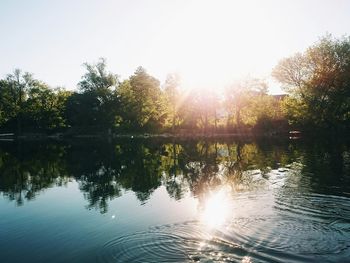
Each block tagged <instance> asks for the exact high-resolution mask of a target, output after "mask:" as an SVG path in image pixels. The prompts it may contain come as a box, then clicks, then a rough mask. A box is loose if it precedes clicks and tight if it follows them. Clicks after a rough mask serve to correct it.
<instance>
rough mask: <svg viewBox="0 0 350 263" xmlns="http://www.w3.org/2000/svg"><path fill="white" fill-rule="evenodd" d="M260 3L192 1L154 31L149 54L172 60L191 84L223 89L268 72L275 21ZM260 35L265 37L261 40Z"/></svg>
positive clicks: (162, 60)
mask: <svg viewBox="0 0 350 263" xmlns="http://www.w3.org/2000/svg"><path fill="white" fill-rule="evenodd" d="M253 7H255V8H253ZM262 9H263V7H262V6H261V4H260V3H259V2H258V1H253V2H246V1H220V2H219V4H218V3H216V2H210V1H189V2H188V4H187V5H186V6H185V7H184V9H183V10H182V12H179V13H178V14H177V15H178V16H177V17H175V18H173V20H172V21H170V22H168V23H169V24H168V25H167V27H165V28H164V31H162V32H159V34H158V36H157V37H155V39H154V42H153V43H152V44H150V47H149V49H150V50H149V54H152V58H153V60H154V61H157V64H158V67H159V68H162V69H165V68H167V67H168V65H169V61H171V64H172V65H173V67H174V68H173V70H174V71H176V72H178V73H179V74H180V75H181V78H182V82H183V86H184V87H185V88H187V89H193V88H194V87H197V88H200V89H215V90H217V89H219V90H220V89H222V88H223V87H224V86H226V85H227V84H229V83H230V82H232V81H233V80H236V79H240V78H242V77H245V76H247V75H248V74H254V75H259V76H261V77H264V76H265V75H266V74H269V72H270V68H271V65H273V63H275V59H274V58H275V56H274V53H275V52H276V50H273V46H272V45H271V43H270V41H272V39H274V36H275V31H274V27H272V26H271V25H270V24H269V23H270V22H269V21H268V20H266V19H265V16H266V13H264V12H263V10H262ZM198 10H200V12H198ZM194 14H195V15H196V19H194V18H193V16H194ZM259 39H260V40H261V39H265V40H266V41H260V42H259V45H258V46H257V42H256V41H257V40H259Z"/></svg>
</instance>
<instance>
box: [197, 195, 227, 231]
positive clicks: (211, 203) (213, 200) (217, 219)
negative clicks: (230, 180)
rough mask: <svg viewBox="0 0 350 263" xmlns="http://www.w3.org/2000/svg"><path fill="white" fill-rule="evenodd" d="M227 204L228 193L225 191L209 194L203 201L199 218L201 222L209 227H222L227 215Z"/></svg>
mask: <svg viewBox="0 0 350 263" xmlns="http://www.w3.org/2000/svg"><path fill="white" fill-rule="evenodd" d="M228 203H229V202H228V191H227V190H226V189H220V190H219V191H217V192H215V193H211V194H210V196H209V197H208V198H207V199H206V201H205V204H204V208H203V211H202V213H201V216H200V219H201V221H202V222H203V223H204V224H206V225H207V226H209V227H219V226H222V225H223V224H224V222H225V221H226V219H227V217H228V215H229V206H228Z"/></svg>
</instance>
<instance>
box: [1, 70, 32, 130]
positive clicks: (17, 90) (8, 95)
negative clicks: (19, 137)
mask: <svg viewBox="0 0 350 263" xmlns="http://www.w3.org/2000/svg"><path fill="white" fill-rule="evenodd" d="M36 82H37V81H36V80H35V79H33V76H32V75H31V74H30V73H28V72H26V73H22V71H21V70H19V69H15V70H14V72H13V74H9V75H7V77H6V79H5V80H2V81H1V83H0V86H1V93H2V94H1V95H3V96H2V99H1V104H2V106H1V107H0V108H2V112H3V113H2V115H3V121H9V120H10V119H11V118H14V119H15V120H16V122H17V133H18V134H21V132H22V113H23V102H24V101H25V99H26V92H27V91H28V90H29V89H30V88H31V87H32V86H33V85H35V83H36ZM5 112H6V113H5ZM12 128H14V127H12Z"/></svg>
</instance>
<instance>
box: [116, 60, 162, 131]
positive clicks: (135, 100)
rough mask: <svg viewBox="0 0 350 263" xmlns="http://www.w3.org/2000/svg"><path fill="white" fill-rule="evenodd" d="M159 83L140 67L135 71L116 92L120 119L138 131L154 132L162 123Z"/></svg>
mask: <svg viewBox="0 0 350 263" xmlns="http://www.w3.org/2000/svg"><path fill="white" fill-rule="evenodd" d="M159 85H160V83H159V81H158V80H157V79H156V78H154V77H153V76H151V75H149V74H148V73H147V72H146V70H145V69H144V68H142V67H139V68H137V69H136V71H135V73H134V74H133V75H132V76H131V77H130V78H129V80H127V81H125V82H123V83H122V85H121V88H120V90H119V92H118V94H119V98H120V102H121V105H123V109H122V112H121V117H122V119H123V121H125V122H126V123H129V124H130V125H131V126H133V127H134V128H135V129H138V130H140V129H141V130H149V131H151V130H155V129H156V128H160V127H161V126H162V124H163V122H164V112H165V111H164V100H163V97H162V92H161V89H160V86H159Z"/></svg>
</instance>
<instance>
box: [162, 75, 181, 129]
mask: <svg viewBox="0 0 350 263" xmlns="http://www.w3.org/2000/svg"><path fill="white" fill-rule="evenodd" d="M179 86H180V78H179V76H178V75H177V74H169V75H168V76H167V78H166V80H165V84H164V92H165V103H166V106H167V115H168V120H167V121H168V123H171V128H172V132H173V133H175V127H176V124H177V123H178V121H179V113H178V111H179V107H180V97H179V96H180V93H179Z"/></svg>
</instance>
